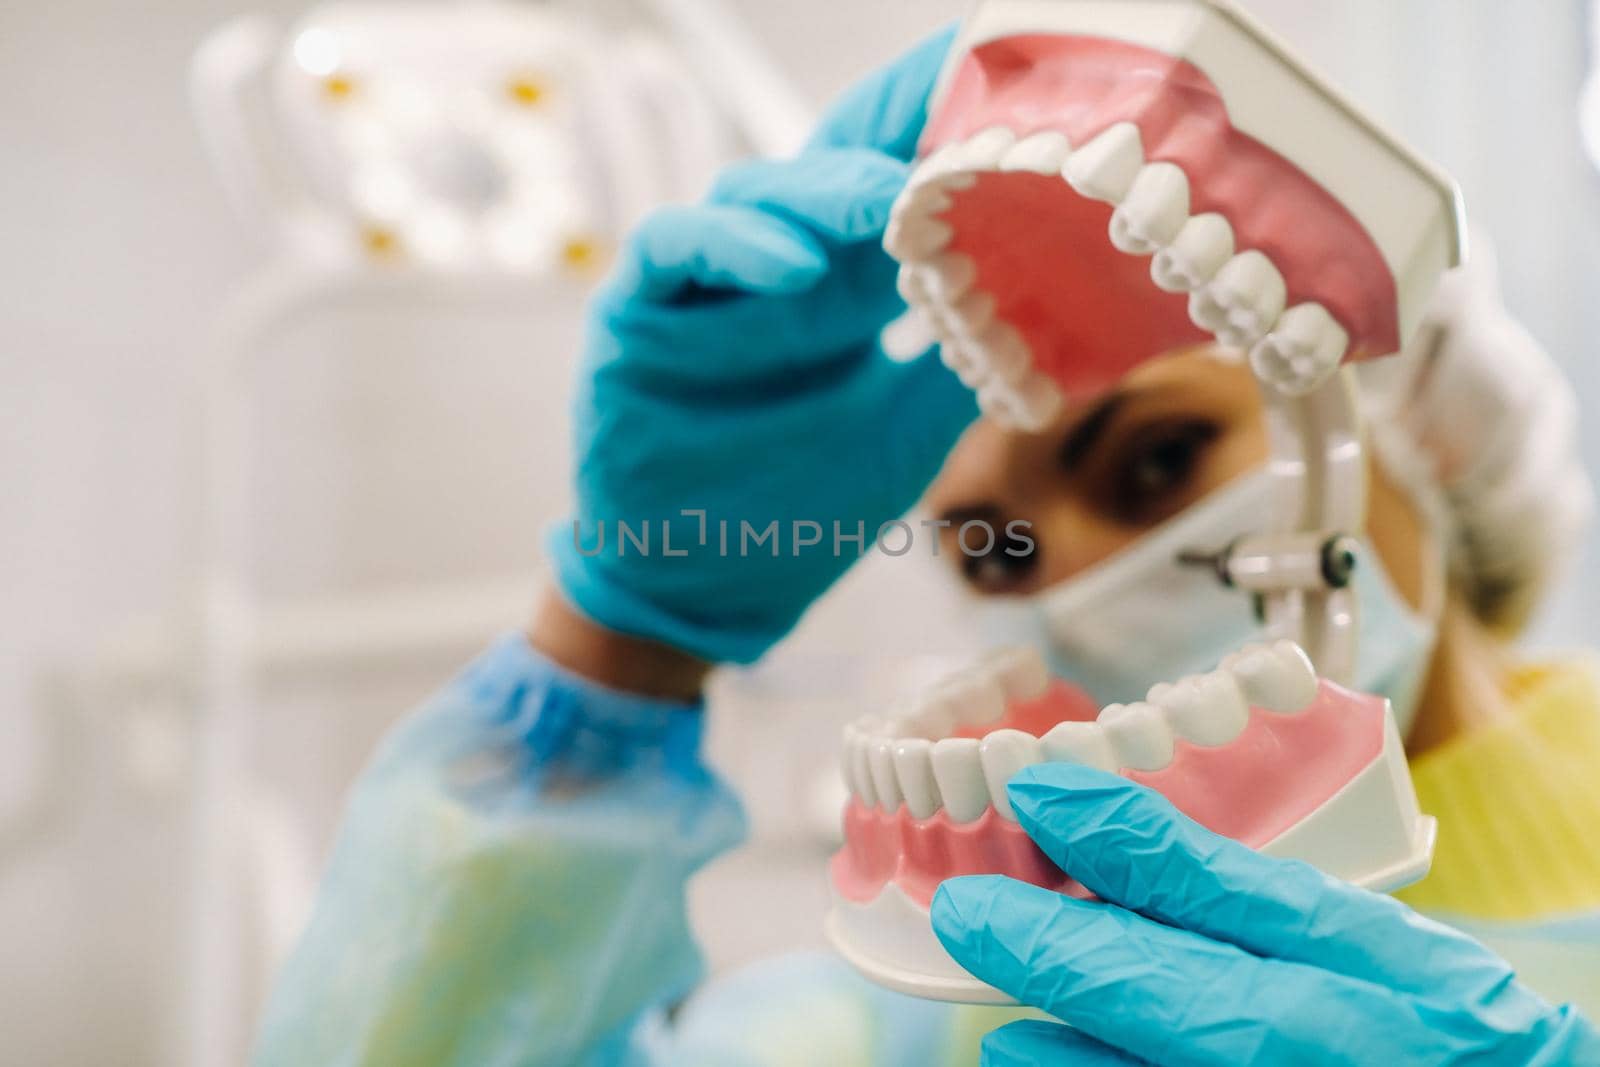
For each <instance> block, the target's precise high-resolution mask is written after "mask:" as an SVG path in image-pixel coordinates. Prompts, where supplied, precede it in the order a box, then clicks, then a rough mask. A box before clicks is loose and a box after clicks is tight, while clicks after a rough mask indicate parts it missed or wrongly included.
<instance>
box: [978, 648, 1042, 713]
mask: <svg viewBox="0 0 1600 1067" xmlns="http://www.w3.org/2000/svg"><path fill="white" fill-rule="evenodd" d="M980 669H981V670H984V671H987V672H989V674H990V675H991V676H993V678H994V680H995V683H996V684H997V685H999V686H1000V692H1001V693H1003V694H1004V695H1005V698H1006V702H1007V703H1010V702H1012V701H1018V700H1033V699H1035V698H1037V697H1041V696H1043V695H1044V693H1045V690H1046V689H1048V688H1049V687H1050V668H1049V667H1047V666H1046V665H1045V662H1044V656H1042V655H1040V653H1039V650H1038V649H1036V648H1032V647H1030V646H1028V645H1019V646H1017V647H1015V648H1003V649H1000V650H999V651H997V652H994V653H992V654H990V656H989V657H988V658H987V659H985V660H984V661H983V663H982V664H981V665H980Z"/></svg>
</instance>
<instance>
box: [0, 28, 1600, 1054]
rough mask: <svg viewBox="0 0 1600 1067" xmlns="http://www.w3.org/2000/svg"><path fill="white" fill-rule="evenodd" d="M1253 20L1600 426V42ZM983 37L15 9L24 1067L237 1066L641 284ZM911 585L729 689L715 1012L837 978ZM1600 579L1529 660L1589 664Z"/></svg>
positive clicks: (4, 599)
mask: <svg viewBox="0 0 1600 1067" xmlns="http://www.w3.org/2000/svg"><path fill="white" fill-rule="evenodd" d="M1247 6H1249V7H1250V8H1252V9H1253V10H1255V11H1256V12H1258V13H1259V14H1260V15H1262V16H1263V17H1264V18H1266V19H1267V20H1268V21H1269V22H1270V23H1271V24H1273V25H1274V26H1275V27H1276V28H1277V29H1279V30H1280V31H1281V32H1282V33H1283V34H1284V35H1285V36H1286V37H1287V38H1288V39H1289V40H1290V41H1291V42H1292V43H1293V44H1295V45H1297V46H1298V47H1299V48H1300V49H1301V51H1303V52H1304V53H1305V54H1307V55H1308V56H1309V57H1310V58H1311V59H1312V60H1313V61H1314V62H1315V63H1316V64H1317V65H1318V66H1320V67H1321V68H1322V69H1323V70H1325V71H1326V72H1328V73H1330V74H1332V75H1333V76H1334V77H1335V78H1336V80H1338V81H1339V82H1340V83H1342V84H1343V85H1344V86H1345V87H1346V88H1347V89H1348V90H1349V91H1350V93H1351V94H1352V95H1353V96H1354V97H1355V98H1356V99H1357V100H1358V101H1360V102H1361V103H1362V104H1364V105H1366V106H1367V107H1368V108H1370V109H1371V110H1372V111H1374V112H1375V113H1376V114H1378V115H1379V116H1381V117H1382V118H1384V119H1385V120H1387V122H1388V123H1389V124H1390V125H1391V126H1393V127H1395V128H1396V129H1398V131H1399V132H1400V133H1402V134H1403V135H1404V136H1405V137H1406V138H1407V139H1409V140H1410V141H1412V142H1413V143H1414V144H1416V145H1417V146H1418V147H1420V148H1421V149H1422V150H1423V151H1424V152H1425V153H1426V154H1428V155H1430V156H1431V157H1433V158H1434V159H1435V160H1436V161H1437V162H1439V163H1441V164H1442V165H1444V166H1445V167H1446V168H1447V169H1449V170H1451V171H1452V172H1453V173H1454V174H1455V175H1456V177H1457V178H1458V179H1459V180H1460V181H1461V184H1462V186H1463V188H1464V191H1465V194H1466V200H1467V205H1468V213H1469V215H1470V216H1471V217H1472V218H1473V220H1474V221H1475V223H1476V224H1477V225H1478V226H1479V227H1481V228H1482V229H1483V230H1485V231H1486V232H1488V233H1489V234H1491V235H1492V236H1493V238H1494V239H1495V242H1496V244H1497V245H1498V248H1499V257H1500V262H1501V272H1502V275H1503V284H1504V287H1505V289H1506V293H1507V297H1508V300H1509V303H1510V305H1511V306H1512V308H1513V309H1514V310H1515V311H1516V312H1517V313H1518V314H1519V315H1520V316H1521V317H1522V318H1523V320H1524V321H1525V322H1526V323H1527V324H1528V326H1529V327H1530V328H1531V329H1532V331H1533V332H1534V333H1535V334H1536V335H1537V336H1538V337H1539V338H1540V339H1541V340H1543V341H1544V342H1545V344H1546V345H1548V346H1549V347H1550V349H1551V350H1552V351H1553V352H1554V354H1555V355H1556V357H1557V358H1558V360H1559V361H1560V362H1561V363H1562V364H1563V365H1564V366H1565V367H1566V369H1567V370H1568V372H1569V374H1570V375H1571V376H1572V377H1573V379H1574V380H1575V381H1576V383H1577V385H1578V388H1579V391H1580V395H1581V396H1582V397H1583V399H1584V401H1585V402H1586V403H1592V404H1600V364H1597V363H1596V362H1595V361H1594V360H1593V359H1591V358H1590V354H1591V350H1592V344H1591V338H1593V337H1594V336H1595V335H1596V333H1597V331H1600V301H1597V300H1595V299H1594V298H1593V296H1592V295H1591V293H1590V291H1589V290H1590V287H1591V286H1593V285H1594V284H1595V283H1596V280H1597V279H1600V241H1597V240H1595V235H1596V234H1597V233H1600V176H1597V175H1596V173H1595V170H1594V167H1593V164H1592V163H1591V161H1590V158H1589V155H1588V153H1587V151H1586V136H1585V130H1586V128H1588V127H1587V126H1586V121H1585V119H1586V113H1585V108H1584V101H1585V98H1586V95H1587V86H1588V84H1589V78H1590V63H1591V44H1590V41H1591V27H1592V25H1593V20H1592V15H1591V12H1590V11H1589V9H1588V7H1587V5H1586V4H1585V3H1583V2H1581V0H1548V2H1544V3H1539V4H1507V3H1504V2H1503V0H1346V2H1345V3H1341V4H1338V5H1332V4H1326V3H1322V2H1319V0H1253V2H1251V3H1249V4H1248V5H1247ZM964 7H965V5H964V4H963V3H960V2H958V0H850V2H848V3H845V2H832V3H811V4H794V3H782V2H779V0H718V2H716V3H711V2H696V0H606V2H582V3H580V2H578V0H574V2H573V3H571V4H570V5H567V6H565V7H562V6H560V5H557V4H554V3H546V4H534V3H528V4H526V5H523V6H519V7H512V8H509V9H490V10H483V9H467V8H466V5H463V4H445V3H438V4H424V3H413V4H409V5H405V4H401V5H383V6H377V5H370V6H366V7H345V8H342V9H333V8H322V9H316V8H307V7H304V6H302V5H301V4H299V3H288V2H283V0H268V2H267V3H265V4H262V3H244V2H236V0H205V2H202V0H162V2H161V3H160V4H157V5H127V4H120V5H119V4H110V3H105V2H92V0H56V2H54V3H51V4H9V5H6V6H5V7H4V9H3V10H0V129H3V130H4V131H5V138H4V141H5V144H4V148H3V149H0V151H3V152H4V160H3V165H0V233H3V234H4V237H5V239H4V241H3V242H0V294H3V295H0V944H3V945H4V946H5V951H4V952H3V953H0V1034H4V1045H5V1048H4V1051H3V1052H0V1061H4V1062H6V1063H17V1064H23V1063H26V1064H30V1065H35V1067H53V1065H69V1064H70V1065H74V1067H89V1065H100V1064H106V1065H111V1064H115V1065H117V1067H143V1065H155V1064H161V1065H166V1064H192V1065H199V1064H214V1063H226V1062H237V1061H238V1058H239V1056H240V1051H239V1050H240V1049H241V1048H242V1047H243V1042H244V1041H245V1040H246V1039H247V1035H248V1033H249V1028H250V1025H251V1019H252V1016H253V1011H254V1007H255V1005H256V1003H257V1002H258V1001H259V998H260V995H261V990H262V983H263V981H264V976H265V975H267V974H268V973H270V969H271V966H272V963H273V961H274V960H275V958H276V957H277V955H278V954H279V953H281V952H282V950H283V948H284V947H285V945H286V944H287V943H288V941H289V940H290V939H292V937H293V936H294V933H295V930H296V929H297V925H298V923H299V922H300V920H301V917H302V916H303V914H304V910H305V907H306V904H307V901H308V899H309V894H310V893H311V891H312V887H313V884H314V883H313V879H314V877H315V871H316V869H317V866H318V863H319V862H320V858H321V856H322V855H323V853H324V851H325V849H326V847H327V845H328V842H329V837H330V834H331V832H332V828H333V825H334V820H335V818H336V816H337V812H338V806H339V800H340V797H341V794H342V791H343V790H344V788H345V787H346V786H347V785H348V783H349V781H350V780H351V778H352V777H353V776H354V774H355V773H356V772H357V771H358V770H359V768H360V766H361V763H362V761H363V759H364V758H365V755H366V753H367V752H368V751H369V750H370V747H371V745H372V744H373V742H374V740H375V739H376V737H377V736H378V735H379V734H380V733H381V731H382V730H383V729H384V728H385V727H386V726H387V725H388V724H390V723H392V722H393V721H394V720H395V719H396V718H397V717H398V716H399V715H401V714H402V713H403V712H404V711H405V710H406V709H407V708H408V707H409V706H410V705H411V704H412V703H413V702H415V701H416V700H418V699H420V698H421V697H423V696H425V695H426V694H427V693H428V692H429V691H430V690H431V689H432V688H433V687H435V686H436V685H437V684H438V683H439V682H440V681H442V680H443V679H444V678H445V677H447V676H448V675H449V673H450V672H451V671H452V670H453V669H455V668H456V667H457V666H459V664H460V663H461V662H463V661H464V659H465V658H466V657H468V656H470V655H471V654H472V653H473V652H474V651H475V650H476V649H477V648H479V647H481V646H482V645H483V644H484V643H485V642H486V641H487V640H488V639H489V638H490V637H491V636H492V635H493V634H494V633H496V632H497V631H498V630H500V629H503V628H507V627H511V626H515V625H517V624H518V623H519V622H520V621H521V619H522V616H523V614H524V613H525V611H526V609H527V606H528V604H529V603H530V601H531V598H532V595H533V592H534V590H535V589H536V588H537V585H538V581H539V560H538V554H537V547H538V541H539V531H540V529H541V527H542V525H543V524H544V523H546V522H548V521H549V520H550V519H552V518H554V517H555V516H557V515H559V514H560V513H561V511H562V507H563V501H564V494H565V492H566V489H565V486H566V479H567V458H566V452H565V449H566V443H565V442H566V435H565V425H564V419H565V411H566V403H565V391H566V383H567V380H568V376H569V372H570V367H571V365H572V361H573V358H574V355H575V352H576V349H577V344H578V337H579V332H580V327H581V314H582V307H583V302H584V299H585V293H586V292H587V291H588V288H589V287H590V286H591V285H592V283H593V281H594V279H595V278H596V277H597V276H598V274H599V273H601V272H602V271H603V269H604V264H605V261H606V258H607V255H608V251H609V249H610V248H611V247H613V245H614V243H615V242H616V240H617V239H618V238H619V236H620V234H621V233H622V232H623V231H624V230H625V228H626V226H627V225H628V224H629V222H630V221H632V220H634V219H636V218H637V217H638V215H639V214H640V213H641V212H643V211H645V210H647V209H648V208H649V207H650V206H651V205H653V204H655V203H659V202H663V201H667V200H671V199H684V198H687V197H690V196H692V195H694V193H695V192H696V190H698V189H699V188H700V187H701V186H702V185H703V183H704V181H705V180H706V176H707V175H708V174H709V173H710V172H711V171H712V169H714V167H715V166H716V165H717V164H718V163H719V162H721V161H723V160H725V159H728V158H732V157H734V156H736V155H741V154H747V153H750V152H769V153H770V152H782V151H786V150H788V149H789V148H792V147H793V146H794V145H795V144H796V143H797V141H798V139H799V138H800V137H801V136H802V135H803V131H804V128H805V125H806V122H807V121H808V118H809V116H810V115H811V114H813V113H814V112H815V110H816V109H817V108H819V107H820V106H821V105H822V104H823V103H824V102H825V101H826V100H827V99H828V97H829V96H830V95H831V94H833V93H834V92H836V91H837V90H839V89H840V88H841V87H843V86H844V85H845V84H847V83H848V81H849V80H850V79H851V78H852V77H854V76H855V75H857V74H858V73H860V72H862V71H864V70H865V69H867V68H869V67H871V66H872V65H874V64H876V63H879V62H881V61H883V60H885V59H887V58H888V57H890V56H891V55H892V54H893V53H894V52H896V51H897V50H899V49H900V48H902V47H904V46H906V45H908V44H910V43H911V42H913V41H914V40H916V39H917V38H919V37H920V36H922V35H923V34H925V33H926V32H928V31H929V30H930V29H932V28H933V27H935V26H937V25H939V24H941V23H943V22H945V21H947V20H949V19H951V18H954V17H957V16H959V15H960V13H961V12H962V10H963V9H964ZM203 43H204V44H205V47H204V48H203V49H202V44H203ZM352 56H355V57H359V58H360V59H361V64H360V65H359V66H360V69H361V70H362V71H363V73H362V74H361V75H359V79H360V80H354V79H355V78H356V77H357V76H354V75H352V76H350V77H348V78H347V77H346V76H345V74H344V73H343V72H345V71H347V70H348V69H350V63H349V60H350V59H351V57H352ZM474 86H477V87H478V88H477V89H474V88H473V87H474ZM463 87H465V88H463ZM463 94H464V95H463ZM444 99H450V100H464V101H466V103H461V104H459V106H457V105H456V104H452V105H450V107H451V108H454V110H450V111H449V115H448V116H446V118H448V121H445V119H444V118H441V116H442V115H444V114H445V112H444V110H442V109H443V108H444V105H442V104H441V103H440V101H441V100H444ZM1590 121H1591V123H1592V126H1593V129H1594V130H1595V131H1600V106H1597V107H1596V108H1595V112H1594V115H1593V116H1592V118H1591V120H1590ZM397 131H398V132H397ZM1593 141H1594V143H1596V144H1600V132H1597V133H1596V135H1595V136H1594V137H1593ZM1586 433H1587V435H1588V436H1587V442H1586V443H1587V447H1588V449H1589V454H1590V456H1591V457H1592V458H1595V459H1600V421H1591V422H1589V423H1587V424H1586ZM910 578H911V576H910V575H908V574H906V573H904V569H903V568H902V570H901V571H900V572H895V570H894V568H892V567H891V568H884V567H878V568H871V567H868V568H864V569H863V570H862V571H861V572H860V573H858V574H857V575H855V576H853V577H852V579H851V580H850V581H849V582H848V583H847V585H846V586H845V587H844V588H843V589H842V590H841V591H840V593H839V595H838V596H836V597H835V598H833V600H832V601H830V602H829V603H827V604H825V605H824V606H823V607H822V608H821V609H819V611H818V612H816V613H815V614H814V615H813V617H812V618H811V619H809V620H808V622H807V624H806V626H805V627H804V629H803V631H802V633H801V634H800V635H799V637H798V638H797V639H796V640H795V641H794V642H792V643H791V645H790V646H789V647H788V648H787V649H786V650H785V651H784V652H783V653H782V654H780V655H779V656H777V657H775V658H774V660H773V662H771V663H770V664H768V665H766V666H764V667H763V668H762V669H761V670H760V671H757V672H749V673H746V674H742V675H738V676H730V677H727V678H724V679H722V680H721V681H720V682H719V685H720V687H721V692H720V695H721V698H722V699H720V700H719V701H718V703H717V711H716V721H715V723H714V728H713V750H714V753H715V756H716V759H717V761H718V763H719V764H720V765H721V766H722V767H723V768H724V769H725V770H726V771H727V772H728V773H729V774H730V775H731V776H732V777H733V778H734V780H735V782H736V783H737V784H738V785H739V786H740V787H741V788H742V789H743V790H744V791H745V793H746V795H747V797H748V798H749V803H750V806H751V809H752V813H753V816H754V821H755V829H756V835H755V840H754V841H753V842H752V844H751V846H750V847H749V848H747V849H746V850H744V851H743V852H742V853H740V854H739V855H737V856H735V857H732V858H731V859H729V860H727V861H725V862H723V863H722V864H721V865H720V866H719V867H717V868H716V869H714V870H713V871H712V872H710V874H709V875H708V876H707V877H705V878H704V879H702V881H701V883H700V884H699V885H698V886H697V887H696V897H695V902H694V904H695V908H696V912H697V916H701V917H704V916H708V915H711V914H715V915H717V919H718V921H717V922H716V923H715V924H711V923H701V926H702V928H703V929H704V931H705V936H706V939H707V945H708V950H709V953H710V956H711V959H712V963H713V965H714V966H715V967H718V968H726V967H729V966H732V965H735V964H737V963H739V962H742V961H744V960H748V959H751V958H754V957H757V956H761V955H765V954H767V953H770V952H772V951H775V950H777V949H780V948H784V947H789V946H794V945H814V944H820V935H819V932H818V930H817V925H818V917H819V915H820V911H821V908H822V902H823V896H824V889H823V883H822V875H821V857H822V856H823V855H825V853H826V850H827V843H826V834H825V832H824V831H823V829H822V828H823V827H825V826H826V824H827V822H828V820H829V818H830V817H831V815H832V812H833V811H835V810H836V809H835V808H832V807H831V805H832V804H833V799H832V795H831V794H830V793H829V792H828V788H827V786H826V783H827V781H828V780H829V777H830V775H831V774H832V770H831V768H832V757H831V751H832V748H833V744H834V740H835V738H836V736H837V724H838V723H839V722H840V721H842V720H843V718H845V717H846V716H847V715H850V714H851V713H853V712H855V711H857V710H859V708H860V707H861V706H862V705H863V704H864V703H867V702H870V701H873V700H878V699H882V698H883V697H882V693H883V692H884V691H885V690H886V689H887V687H888V686H889V684H890V682H889V680H888V676H887V675H888V672H887V671H886V670H877V669H874V668H871V667H863V666H862V665H861V663H860V662H859V661H858V660H857V659H855V658H854V657H852V656H850V655H849V650H850V649H851V648H852V647H857V642H858V641H860V640H862V639H863V638H864V637H871V638H872V639H873V640H874V641H875V642H876V643H877V644H878V645H879V646H880V647H881V648H882V649H883V653H884V658H885V660H886V661H887V660H888V659H890V658H891V657H914V656H915V655H916V654H917V653H919V652H931V651H935V650H937V648H938V647H939V642H940V640H941V636H940V635H939V634H937V633H933V632H930V631H928V630H927V629H926V627H924V626H921V625H920V624H915V623H907V622H906V621H905V620H906V619H926V618H928V617H929V616H930V614H932V613H930V612H927V611H925V610H916V609H917V607H918V606H917V605H912V604H910V603H909V602H908V596H909V594H906V595H901V594H899V593H898V592H897V591H896V590H897V588H898V584H905V585H910V584H913V583H912V582H911V581H910ZM1597 579H1600V556H1597V555H1596V554H1595V553H1593V552H1590V553H1589V554H1588V556H1587V557H1586V558H1585V559H1584V560H1583V562H1582V565H1581V569H1580V570H1579V571H1578V573H1577V576H1576V578H1575V580H1574V581H1572V582H1571V583H1570V585H1569V587H1568V588H1567V589H1566V590H1565V591H1564V592H1563V594H1562V595H1561V596H1560V597H1559V598H1557V600H1556V602H1555V603H1554V604H1552V605H1551V607H1550V608H1549V609H1548V610H1547V612H1546V613H1545V614H1544V615H1543V616H1542V618H1541V619H1540V622H1539V624H1538V626H1537V627H1536V629H1535V631H1534V636H1533V643H1534V644H1535V645H1536V646H1539V647H1564V646H1571V645H1590V646H1592V645H1594V644H1595V643H1596V642H1597V641H1600V617H1597V616H1596V614H1595V613H1594V612H1593V611H1590V610H1587V608H1588V606H1589V603H1588V602H1589V601H1590V600H1591V599H1592V593H1591V591H1592V590H1594V589H1595V588H1597V587H1600V586H1597ZM897 583H898V584H897ZM887 634H892V635H893V637H892V638H890V637H886V636H885V635H887ZM821 666H826V668H827V669H819V667H821ZM903 666H904V662H902V667H903ZM898 676H899V677H903V672H902V673H901V674H900V675H898Z"/></svg>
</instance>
